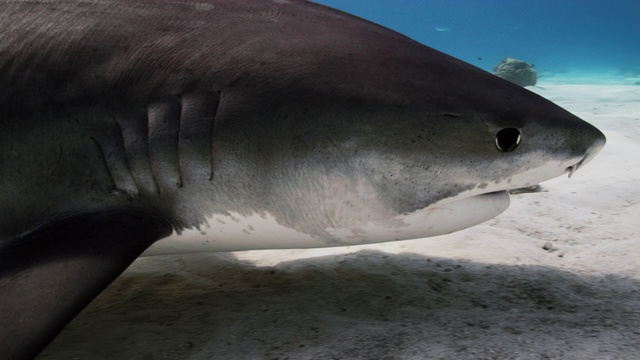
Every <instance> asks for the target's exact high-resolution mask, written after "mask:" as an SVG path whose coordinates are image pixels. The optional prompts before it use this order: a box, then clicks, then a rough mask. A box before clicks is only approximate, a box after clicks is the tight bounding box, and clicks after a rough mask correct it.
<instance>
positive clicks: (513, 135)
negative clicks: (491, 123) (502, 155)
mask: <svg viewBox="0 0 640 360" xmlns="http://www.w3.org/2000/svg"><path fill="white" fill-rule="evenodd" d="M518 145H520V130H518V129H516V128H505V129H502V130H500V131H498V133H497V134H496V147H497V148H498V150H500V151H502V152H509V151H513V150H515V148H517V147H518Z"/></svg>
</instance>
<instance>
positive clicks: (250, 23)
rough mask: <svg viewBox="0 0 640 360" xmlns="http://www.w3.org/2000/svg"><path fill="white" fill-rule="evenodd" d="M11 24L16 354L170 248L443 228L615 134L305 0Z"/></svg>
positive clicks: (35, 7)
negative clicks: (145, 255) (160, 247)
mask: <svg viewBox="0 0 640 360" xmlns="http://www.w3.org/2000/svg"><path fill="white" fill-rule="evenodd" d="M0 28H1V29H2V31H1V32H0V34H1V35H0V324H2V326H0V352H1V353H2V354H3V357H4V358H8V359H27V358H32V357H34V356H36V355H37V354H38V353H39V352H40V350H41V349H42V348H43V347H44V346H46V344H48V342H49V341H50V340H51V339H52V338H53V337H55V335H56V334H57V333H58V332H59V331H60V330H61V329H62V328H63V327H64V326H65V325H66V323H68V321H70V320H71V319H72V318H73V317H74V316H75V315H76V314H77V313H78V312H79V311H80V310H81V309H82V308H83V307H84V306H86V305H87V304H88V303H89V302H90V301H91V299H93V298H94V297H95V296H96V295H97V294H98V293H99V292H100V291H102V290H103V289H104V288H105V287H106V286H108V284H109V283H110V282H111V281H112V280H113V279H114V278H116V277H117V276H118V275H119V274H120V273H121V272H122V271H123V270H124V269H125V268H126V267H127V266H128V265H129V264H130V263H131V262H132V261H133V260H134V259H135V258H136V257H138V256H139V255H140V254H141V253H142V252H143V251H145V250H146V249H147V248H148V247H149V246H152V244H154V243H155V244H163V241H170V242H169V243H168V244H170V246H169V247H168V248H167V247H165V248H164V249H165V250H164V251H165V252H166V249H169V252H171V251H175V252H180V251H187V250H188V249H187V250H185V249H181V248H180V246H181V245H180V244H181V241H183V240H184V242H185V243H188V242H189V241H191V244H196V245H197V246H199V247H200V248H199V249H198V250H205V251H207V250H241V249H259V248H278V247H280V248H282V247H315V246H318V247H319V246H337V245H345V244H357V243H367V242H379V241H391V240H399V239H409V238H420V237H424V236H433V235H438V234H443V233H448V232H451V231H455V230H459V229H461V228H464V227H468V226H471V225H474V224H477V223H479V222H482V221H484V220H487V219H489V218H491V217H493V216H496V215H497V214H499V213H500V212H501V211H503V210H504V209H506V207H507V206H508V204H509V199H508V195H507V193H506V191H505V190H508V189H512V188H517V187H523V186H529V185H533V184H537V183H539V182H541V181H544V180H547V179H550V178H553V177H556V176H559V175H562V174H566V173H567V172H569V174H572V173H573V172H574V171H575V170H576V169H577V168H578V167H579V166H582V165H583V164H585V163H586V162H588V161H589V160H591V158H593V156H595V154H596V153H597V152H598V151H599V150H600V149H601V148H602V146H604V143H605V138H604V136H603V134H602V133H601V132H600V131H598V130H597V129H596V128H594V127H593V126H591V125H589V124H587V123H586V122H584V121H582V120H580V119H578V118H577V117H575V116H573V115H571V114H570V113H568V112H566V111H564V110H563V109H561V108H559V107H557V106H556V105H554V104H552V103H551V102H549V101H547V100H545V99H543V98H541V97H539V96H537V95H535V94H532V93H530V92H529V91H527V90H525V89H522V88H519V87H517V86H515V85H513V84H510V83H508V82H507V81H504V80H501V79H499V78H497V77H495V76H493V75H491V74H488V73H486V72H484V71H482V70H480V69H477V68H475V67H473V66H471V65H468V64H466V63H463V62H461V61H459V60H456V59H454V58H451V57H449V56H447V55H445V54H442V53H440V52H438V51H436V50H433V49H431V48H428V47H426V46H424V45H421V44H419V43H417V42H415V41H413V40H411V39H409V38H407V37H404V36H402V35H400V34H398V33H395V32H393V31H391V30H388V29H386V28H383V27H380V26H378V25H375V24H373V23H370V22H367V21H365V20H362V19H359V18H357V17H354V16H351V15H348V14H345V13H342V12H339V11H336V10H332V9H329V8H326V7H323V6H320V5H317V4H313V3H310V2H306V1H302V0H273V1H268V0H264V1H259V0H234V1H223V0H200V1H198V2H187V1H178V0H154V1H151V0H135V1H134V0H66V1H62V0H60V1H57V0H48V1H44V0H42V1H38V0H32V1H20V0H13V1H8V0H4V1H0ZM234 226H235V228H234ZM163 238H167V239H165V240H160V239H163ZM158 240H160V241H158ZM153 246H156V245H153ZM153 246H152V249H153ZM171 246H173V247H171Z"/></svg>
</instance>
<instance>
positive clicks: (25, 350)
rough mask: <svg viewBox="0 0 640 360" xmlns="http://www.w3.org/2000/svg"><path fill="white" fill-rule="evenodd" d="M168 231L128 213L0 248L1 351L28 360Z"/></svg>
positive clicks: (73, 222)
mask: <svg viewBox="0 0 640 360" xmlns="http://www.w3.org/2000/svg"><path fill="white" fill-rule="evenodd" d="M170 233H171V226H170V225H169V224H168V223H167V222H166V221H164V220H163V219H161V218H160V217H157V216H153V215H149V214H147V213H142V212H137V211H136V212H134V211H130V210H119V211H109V212H103V213H95V214H85V215H80V216H74V217H73V218H69V219H65V220H63V221H58V222H55V223H51V224H50V225H48V226H46V227H43V228H42V229H40V230H38V231H36V232H34V233H32V234H30V235H29V236H27V237H25V238H20V239H16V240H15V241H12V242H11V244H10V245H9V246H6V247H5V248H0V352H1V353H2V358H3V359H32V358H34V357H35V356H36V355H37V354H38V353H39V352H40V351H41V350H42V349H43V348H44V347H45V346H46V345H47V344H48V343H49V342H50V341H51V340H52V339H53V338H54V337H55V336H56V335H57V334H58V333H59V332H60V331H61V330H62V328H63V327H64V326H65V325H66V324H67V323H68V322H70V321H71V319H73V317H74V316H75V315H77V314H78V313H79V312H80V311H81V310H82V309H83V308H84V307H85V306H86V305H88V304H89V303H90V302H91V300H93V298H94V297H96V296H97V295H98V294H99V293H100V292H101V291H102V290H103V289H104V288H106V287H107V286H108V285H109V284H110V283H111V282H112V281H113V280H114V279H115V278H116V277H118V275H120V273H122V272H123V271H124V270H125V269H126V268H127V266H129V264H131V263H132V262H133V260H135V259H136V258H137V257H138V256H139V255H140V254H141V253H142V252H143V251H144V250H145V249H146V248H147V247H148V246H149V245H151V244H152V243H153V242H155V241H156V240H158V239H161V238H163V237H165V236H167V235H169V234H170Z"/></svg>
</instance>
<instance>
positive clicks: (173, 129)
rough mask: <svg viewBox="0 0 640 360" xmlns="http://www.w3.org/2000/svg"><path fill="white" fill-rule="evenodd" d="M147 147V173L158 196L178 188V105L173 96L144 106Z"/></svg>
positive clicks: (179, 182) (180, 178)
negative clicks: (149, 164) (153, 181)
mask: <svg viewBox="0 0 640 360" xmlns="http://www.w3.org/2000/svg"><path fill="white" fill-rule="evenodd" d="M146 109H147V124H148V129H147V131H148V147H149V158H150V160H151V170H152V172H153V175H154V178H155V179H156V182H157V184H158V193H162V191H163V190H171V189H174V188H176V187H177V188H180V187H182V175H181V173H180V165H179V154H178V137H179V132H180V113H181V104H180V99H179V98H178V97H177V96H171V97H166V98H163V99H160V100H159V101H157V102H154V103H151V104H149V105H147V106H146Z"/></svg>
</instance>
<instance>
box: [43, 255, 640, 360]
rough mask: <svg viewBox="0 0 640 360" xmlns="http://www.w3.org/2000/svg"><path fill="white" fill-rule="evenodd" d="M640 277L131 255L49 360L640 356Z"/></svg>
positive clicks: (449, 265) (400, 260)
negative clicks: (129, 264) (130, 260)
mask: <svg viewBox="0 0 640 360" xmlns="http://www.w3.org/2000/svg"><path fill="white" fill-rule="evenodd" d="M639 295H640V282H638V281H637V280H633V279H627V278H621V277H614V276H607V277H585V276H578V275H576V274H574V273H571V272H567V271H564V270H559V269H555V268H549V267H532V266H506V265H487V264H480V263H474V262H468V261H462V260H450V259H439V258H429V257H425V256H421V255H416V254H400V255H391V254H387V253H382V252H375V251H360V252H357V253H352V254H345V255H336V256H327V257H318V258H309V259H301V260H295V261H290V262H283V263H280V264H278V265H277V266H274V267H257V266H255V265H252V264H248V263H243V262H241V261H239V260H237V259H235V257H234V256H233V255H231V254H191V255H180V256H164V257H155V258H145V259H139V260H138V261H137V262H136V263H134V265H132V267H131V268H130V269H128V270H127V272H125V273H124V274H123V275H122V276H121V277H120V278H119V279H118V280H117V281H116V282H115V283H114V284H112V286H111V287H109V288H108V289H107V290H106V291H105V292H104V293H103V294H102V295H101V296H100V297H98V298H97V299H96V300H95V301H94V302H93V303H92V304H91V305H90V306H89V307H88V308H87V309H85V311H83V312H82V313H81V314H80V315H79V316H78V317H77V318H76V319H75V320H74V321H73V322H72V323H71V324H70V325H69V326H68V327H67V329H65V330H64V331H63V333H62V334H61V335H60V336H58V338H57V339H56V340H55V341H54V342H53V343H52V344H51V345H50V346H49V347H48V348H47V349H46V350H45V351H44V352H43V353H42V354H41V355H40V357H39V358H38V359H39V360H44V359H47V360H50V359H56V360H57V359H92V360H93V359H270V360H271V359H280V360H284V359H291V360H298V359H587V358H590V359H596V358H597V359H632V358H633V359H637V356H638V354H640V299H639Z"/></svg>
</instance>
